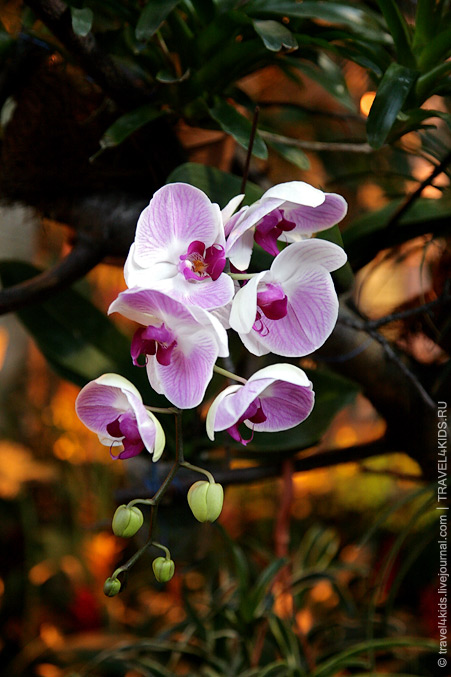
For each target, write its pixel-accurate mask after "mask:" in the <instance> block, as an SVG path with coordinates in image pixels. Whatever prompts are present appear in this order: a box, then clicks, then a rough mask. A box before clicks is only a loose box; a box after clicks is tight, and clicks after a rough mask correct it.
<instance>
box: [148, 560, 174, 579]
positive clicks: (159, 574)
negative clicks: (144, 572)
mask: <svg viewBox="0 0 451 677" xmlns="http://www.w3.org/2000/svg"><path fill="white" fill-rule="evenodd" d="M152 569H153V572H154V574H155V578H156V579H157V581H158V582H159V583H167V582H168V581H170V580H171V578H172V577H173V575H174V571H175V564H174V562H173V561H172V559H169V557H157V558H156V559H154V561H153V562H152Z"/></svg>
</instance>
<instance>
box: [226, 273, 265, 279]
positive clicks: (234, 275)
mask: <svg viewBox="0 0 451 677" xmlns="http://www.w3.org/2000/svg"><path fill="white" fill-rule="evenodd" d="M259 274H260V273H227V275H228V276H229V277H231V278H232V280H251V279H252V278H253V277H255V276H256V275H259Z"/></svg>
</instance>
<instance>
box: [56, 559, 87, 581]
mask: <svg viewBox="0 0 451 677" xmlns="http://www.w3.org/2000/svg"><path fill="white" fill-rule="evenodd" d="M61 569H62V571H64V573H65V574H67V575H68V576H69V578H71V579H72V580H73V579H80V578H82V576H83V567H82V565H81V562H80V561H79V560H78V559H77V558H76V557H74V556H73V555H65V556H64V557H63V558H62V559H61Z"/></svg>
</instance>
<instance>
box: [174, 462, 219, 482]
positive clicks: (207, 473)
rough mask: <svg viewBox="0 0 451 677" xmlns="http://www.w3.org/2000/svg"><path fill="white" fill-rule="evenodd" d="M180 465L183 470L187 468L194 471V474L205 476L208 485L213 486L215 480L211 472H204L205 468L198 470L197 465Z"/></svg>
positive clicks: (186, 463) (185, 463) (184, 463)
mask: <svg viewBox="0 0 451 677" xmlns="http://www.w3.org/2000/svg"><path fill="white" fill-rule="evenodd" d="M180 465H181V466H182V467H183V468H188V470H194V472H199V473H201V474H202V475H205V477H207V479H208V481H209V482H210V484H215V478H214V477H213V475H212V474H211V472H208V470H205V468H199V466H198V465H193V464H192V463H188V461H183V463H180Z"/></svg>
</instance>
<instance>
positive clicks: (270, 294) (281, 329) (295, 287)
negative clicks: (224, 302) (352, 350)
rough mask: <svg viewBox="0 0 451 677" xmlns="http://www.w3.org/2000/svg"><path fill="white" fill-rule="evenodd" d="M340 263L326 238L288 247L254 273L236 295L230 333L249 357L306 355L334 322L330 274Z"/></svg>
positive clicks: (337, 249)
mask: <svg viewBox="0 0 451 677" xmlns="http://www.w3.org/2000/svg"><path fill="white" fill-rule="evenodd" d="M344 263H346V254H345V252H344V251H343V249H342V248H341V247H338V246H337V245H335V244H332V243H331V242H328V241H326V240H320V239H316V238H314V239H309V240H303V241H301V242H296V243H294V244H291V245H289V246H288V247H286V248H285V249H284V250H283V252H281V253H280V254H279V255H278V256H277V257H276V258H275V259H274V261H273V263H272V266H271V268H270V270H268V271H263V272H261V273H257V274H256V275H254V276H253V277H252V278H251V279H250V280H249V281H248V282H247V283H246V284H245V285H244V286H243V287H241V289H240V291H239V292H238V293H237V294H236V296H235V298H234V300H233V306H232V311H231V313H230V325H231V327H232V329H234V330H235V331H237V332H238V333H239V335H240V338H241V340H242V342H243V343H244V345H245V346H246V348H247V349H248V350H249V351H250V352H251V353H253V354H254V355H265V354H267V353H269V352H272V353H274V354H275V355H284V356H285V357H301V356H303V355H308V354H309V353H312V352H313V351H314V350H316V349H317V348H319V347H320V346H321V345H322V344H323V343H324V341H325V340H326V339H327V338H328V337H329V335H330V334H331V332H332V330H333V328H334V326H335V323H336V321H337V315H338V298H337V294H336V291H335V288H334V284H333V282H332V277H331V275H330V272H331V271H333V270H337V269H338V268H341V266H342V265H344Z"/></svg>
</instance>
